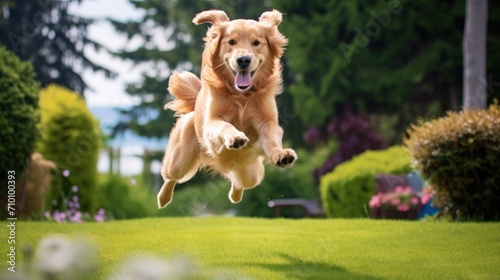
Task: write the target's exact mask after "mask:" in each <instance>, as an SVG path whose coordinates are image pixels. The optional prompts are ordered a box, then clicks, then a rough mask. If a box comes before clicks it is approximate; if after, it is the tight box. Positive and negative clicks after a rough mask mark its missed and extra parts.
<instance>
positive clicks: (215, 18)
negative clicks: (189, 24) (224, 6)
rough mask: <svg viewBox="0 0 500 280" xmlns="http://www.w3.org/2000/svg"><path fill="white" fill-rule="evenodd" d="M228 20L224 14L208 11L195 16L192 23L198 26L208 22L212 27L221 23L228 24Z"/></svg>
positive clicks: (217, 11)
mask: <svg viewBox="0 0 500 280" xmlns="http://www.w3.org/2000/svg"><path fill="white" fill-rule="evenodd" d="M228 21H229V18H228V17H227V15H226V13H225V12H223V11H219V10H210V11H204V12H201V13H199V14H197V15H196V16H195V17H194V18H193V23H194V24H196V25H200V24H202V23H205V22H209V23H211V24H213V25H217V24H219V23H222V22H228Z"/></svg>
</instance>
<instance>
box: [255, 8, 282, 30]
mask: <svg viewBox="0 0 500 280" xmlns="http://www.w3.org/2000/svg"><path fill="white" fill-rule="evenodd" d="M282 20H283V15H282V14H281V12H280V11H278V10H272V11H268V12H264V13H262V15H261V16H260V18H259V22H260V23H263V24H266V25H270V26H278V24H280V23H281V21H282Z"/></svg>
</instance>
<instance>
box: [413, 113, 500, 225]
mask: <svg viewBox="0 0 500 280" xmlns="http://www.w3.org/2000/svg"><path fill="white" fill-rule="evenodd" d="M408 135H409V136H408V137H407V138H406V139H405V141H404V143H405V145H406V147H408V150H409V151H410V154H411V156H412V158H413V162H414V164H415V168H417V169H420V170H421V171H422V176H423V177H424V178H426V179H427V180H428V181H429V182H430V183H431V184H432V186H433V187H434V190H435V191H436V193H437V194H438V197H439V201H438V202H437V204H438V206H439V207H440V208H441V209H443V210H444V211H445V214H450V215H451V216H453V218H455V219H459V220H488V221H499V220H500V207H499V205H500V172H499V171H500V108H499V106H498V103H495V104H493V105H491V106H490V107H489V109H487V110H479V109H477V110H463V111H461V112H458V113H457V112H448V114H447V116H446V117H443V118H439V119H436V120H434V121H430V122H423V121H420V122H419V123H418V124H417V125H412V126H411V128H410V129H409V130H408Z"/></svg>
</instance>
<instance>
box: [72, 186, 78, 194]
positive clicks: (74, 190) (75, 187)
mask: <svg viewBox="0 0 500 280" xmlns="http://www.w3.org/2000/svg"><path fill="white" fill-rule="evenodd" d="M71 190H72V191H73V192H74V193H77V192H78V186H76V185H75V186H73V187H71Z"/></svg>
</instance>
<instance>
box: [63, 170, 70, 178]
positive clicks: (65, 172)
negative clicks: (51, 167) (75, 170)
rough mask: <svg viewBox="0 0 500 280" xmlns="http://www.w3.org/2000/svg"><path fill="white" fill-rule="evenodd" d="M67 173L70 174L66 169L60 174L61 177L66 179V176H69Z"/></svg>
mask: <svg viewBox="0 0 500 280" xmlns="http://www.w3.org/2000/svg"><path fill="white" fill-rule="evenodd" d="M69 173H70V172H69V170H68V169H64V171H63V172H62V175H63V176H64V177H68V176H69Z"/></svg>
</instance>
